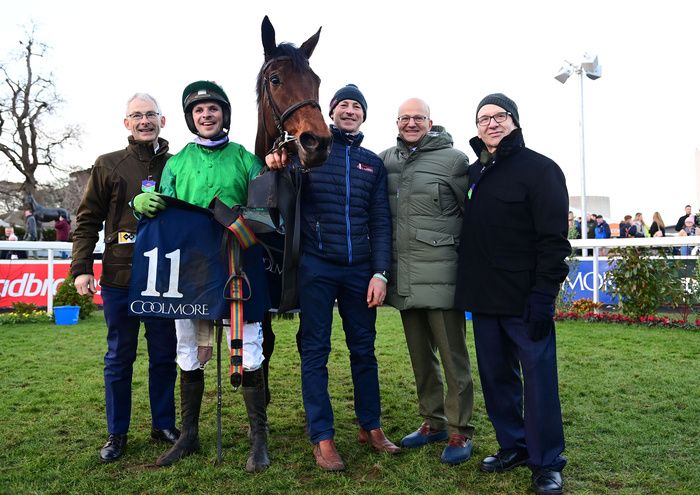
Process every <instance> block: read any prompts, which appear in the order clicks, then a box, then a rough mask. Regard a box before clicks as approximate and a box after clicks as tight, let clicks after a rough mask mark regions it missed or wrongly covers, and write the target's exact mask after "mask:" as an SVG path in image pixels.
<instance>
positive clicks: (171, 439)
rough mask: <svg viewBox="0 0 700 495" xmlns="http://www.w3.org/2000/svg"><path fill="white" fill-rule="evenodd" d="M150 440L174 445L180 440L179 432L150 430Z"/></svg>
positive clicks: (176, 430)
mask: <svg viewBox="0 0 700 495" xmlns="http://www.w3.org/2000/svg"><path fill="white" fill-rule="evenodd" d="M151 438H152V439H153V440H158V441H159V442H165V443H170V444H174V443H175V442H177V439H178V438H180V430H178V429H177V428H172V429H170V428H164V429H162V430H156V429H152V430H151Z"/></svg>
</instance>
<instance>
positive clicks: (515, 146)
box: [469, 128, 525, 165]
mask: <svg viewBox="0 0 700 495" xmlns="http://www.w3.org/2000/svg"><path fill="white" fill-rule="evenodd" d="M469 144H470V145H471V147H472V149H473V150H474V153H476V156H477V157H479V160H480V161H482V165H483V164H484V163H483V160H481V158H482V156H490V157H497V158H506V157H508V156H511V155H514V154H516V153H517V152H518V151H520V150H521V149H522V148H524V147H525V139H524V138H523V130H522V129H520V128H517V129H514V130H513V132H511V133H510V134H508V135H507V136H506V137H504V138H503V139H502V140H501V142H500V143H498V147H497V148H496V152H495V153H493V154H490V153H489V152H488V150H487V149H486V144H485V143H484V142H483V141H482V140H481V138H480V137H479V136H474V137H473V138H471V139H470V140H469ZM489 161H491V160H489Z"/></svg>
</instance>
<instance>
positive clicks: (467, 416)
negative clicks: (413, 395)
mask: <svg viewBox="0 0 700 495" xmlns="http://www.w3.org/2000/svg"><path fill="white" fill-rule="evenodd" d="M401 320H402V321H403V328H404V334H405V336H406V344H407V346H408V352H409V355H410V356H411V364H412V366H413V374H414V376H415V379H416V392H417V393H418V411H419V414H420V415H421V416H423V418H424V420H425V421H427V422H428V424H429V425H430V427H431V428H433V429H436V430H444V429H445V428H446V429H447V432H448V433H458V434H460V435H464V436H466V437H467V438H471V437H472V435H473V433H474V427H473V426H472V425H471V424H470V421H471V419H472V411H473V409H474V384H473V381H472V373H471V365H470V362H469V353H468V351H467V342H466V329H465V318H464V312H463V311H457V310H440V309H407V310H403V311H401ZM438 354H439V360H438ZM441 364H442V366H441ZM441 368H442V369H441ZM443 371H444V381H445V382H446V384H447V393H446V394H445V390H444V387H443Z"/></svg>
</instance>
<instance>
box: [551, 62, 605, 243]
mask: <svg viewBox="0 0 700 495" xmlns="http://www.w3.org/2000/svg"><path fill="white" fill-rule="evenodd" d="M572 74H578V76H579V83H580V89H581V91H580V98H579V103H580V109H581V111H580V113H579V130H580V133H581V136H580V137H581V142H580V146H581V239H586V238H587V237H588V219H587V218H586V215H587V213H588V212H587V211H586V147H585V141H584V132H583V75H584V74H586V77H588V78H589V79H592V80H594V81H595V80H596V79H599V78H600V76H601V75H602V68H601V66H600V64H599V63H598V56H597V55H591V54H589V53H584V54H583V57H582V59H581V63H580V64H578V65H575V64H572V63H571V62H569V61H567V60H565V61H564V65H563V66H562V68H561V69H559V72H558V73H557V75H556V76H554V79H556V80H557V81H559V82H560V83H562V84H564V83H565V82H566V81H567V80H568V79H569V77H570V76H571V75H572ZM584 254H585V252H584Z"/></svg>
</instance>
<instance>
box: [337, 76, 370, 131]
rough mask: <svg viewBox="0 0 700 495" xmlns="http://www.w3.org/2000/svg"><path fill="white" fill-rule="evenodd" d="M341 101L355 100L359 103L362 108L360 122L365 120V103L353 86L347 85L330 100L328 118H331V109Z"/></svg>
mask: <svg viewBox="0 0 700 495" xmlns="http://www.w3.org/2000/svg"><path fill="white" fill-rule="evenodd" d="M343 100H355V101H356V102H357V103H359V104H360V106H361V107H362V114H363V115H362V122H364V121H365V120H367V101H366V100H365V97H364V96H363V95H362V93H361V92H360V90H359V89H357V86H355V85H354V84H348V85H347V86H344V87H342V88H340V89H339V90H338V91H336V92H335V94H334V95H333V99H332V100H331V108H330V110H328V116H329V117H332V116H333V109H334V108H335V107H336V106H337V105H338V103H340V102H341V101H343Z"/></svg>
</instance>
